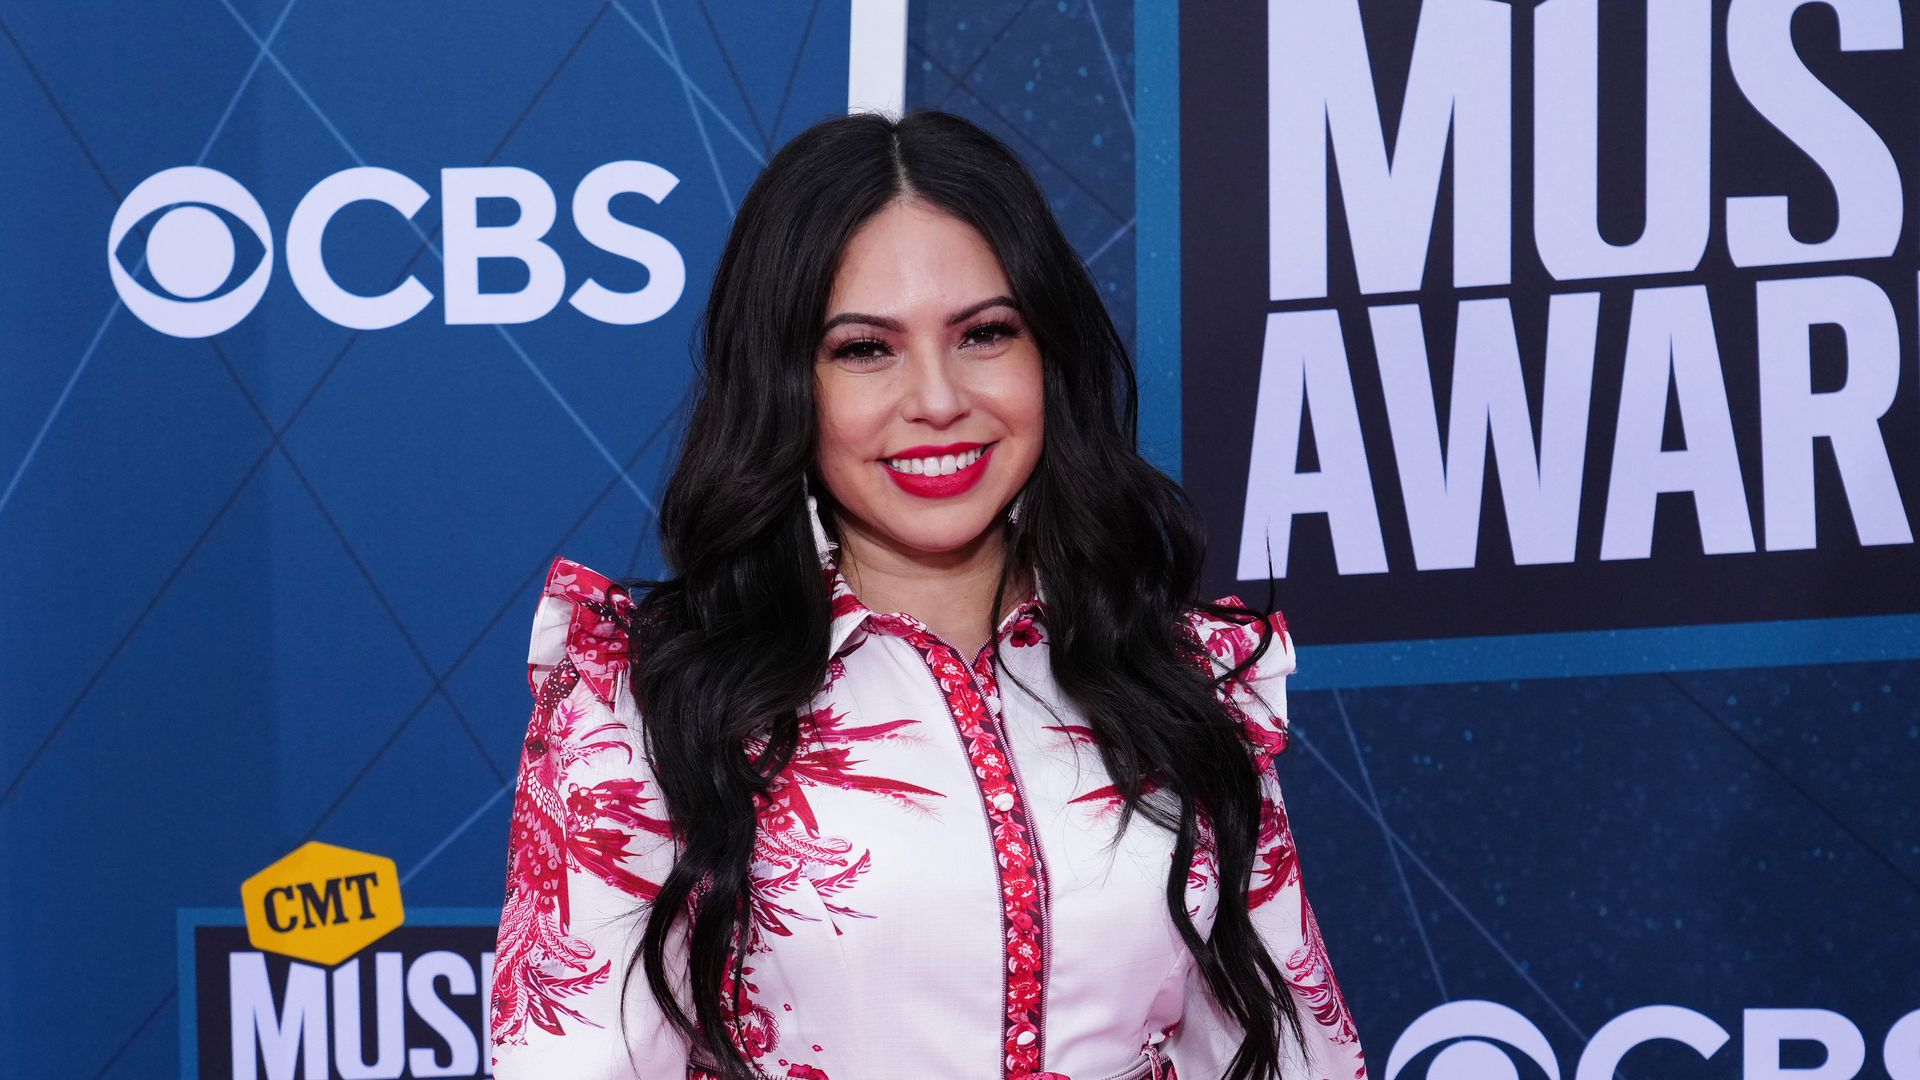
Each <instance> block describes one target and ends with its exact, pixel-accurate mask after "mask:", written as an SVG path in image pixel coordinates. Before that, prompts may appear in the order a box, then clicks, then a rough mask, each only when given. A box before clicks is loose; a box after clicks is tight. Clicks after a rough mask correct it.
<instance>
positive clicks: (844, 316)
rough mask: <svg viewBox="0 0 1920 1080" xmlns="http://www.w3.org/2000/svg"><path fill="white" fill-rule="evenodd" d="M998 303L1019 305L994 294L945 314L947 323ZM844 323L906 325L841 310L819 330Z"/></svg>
mask: <svg viewBox="0 0 1920 1080" xmlns="http://www.w3.org/2000/svg"><path fill="white" fill-rule="evenodd" d="M999 304H1005V305H1006V306H1008V307H1010V308H1013V309H1014V310H1015V311H1018V310H1019V306H1018V305H1016V304H1015V303H1014V302H1013V297H1011V296H995V297H991V298H989V299H986V300H982V301H980V302H979V303H977V304H968V305H967V306H966V307H964V308H961V309H960V310H959V311H956V312H954V313H953V314H951V315H949V316H947V325H948V326H952V325H954V324H955V323H962V322H966V321H967V320H968V319H971V318H973V317H974V316H975V315H978V314H979V313H981V312H982V311H985V310H986V309H988V308H990V307H994V306H996V305H999ZM846 323H862V324H864V325H867V326H878V327H880V328H882V329H885V330H891V331H893V332H894V333H896V334H897V333H900V332H901V331H903V330H905V329H906V327H904V326H903V325H901V323H900V320H898V319H890V318H888V317H886V316H885V315H863V314H861V313H860V312H857V311H843V312H841V313H840V314H838V315H835V316H834V317H833V318H831V319H828V320H827V323H826V325H825V326H822V327H821V328H820V332H821V333H823V334H824V333H826V332H827V331H829V330H831V329H833V328H834V327H836V326H841V325H844V324H846Z"/></svg>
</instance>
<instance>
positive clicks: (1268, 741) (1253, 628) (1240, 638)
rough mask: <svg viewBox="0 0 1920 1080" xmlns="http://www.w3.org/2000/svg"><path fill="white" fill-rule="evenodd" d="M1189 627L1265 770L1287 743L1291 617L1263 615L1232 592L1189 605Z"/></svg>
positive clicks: (1228, 707) (1218, 693)
mask: <svg viewBox="0 0 1920 1080" xmlns="http://www.w3.org/2000/svg"><path fill="white" fill-rule="evenodd" d="M1186 625H1187V626H1188V628H1189V629H1191V630H1192V632H1193V635H1194V638H1195V644H1197V645H1198V647H1199V648H1200V650H1201V651H1202V653H1203V654H1204V662H1208V663H1209V666H1210V667H1211V670H1212V676H1213V678H1214V679H1215V680H1217V681H1216V683H1215V686H1214V696H1215V697H1216V698H1218V699H1219V701H1220V704H1221V705H1223V706H1224V707H1225V708H1226V710H1227V712H1228V714H1229V715H1231V716H1233V717H1234V718H1235V719H1236V720H1238V721H1239V722H1240V725H1241V730H1242V732H1243V733H1244V734H1245V735H1246V737H1247V740H1248V743H1249V747H1250V749H1251V750H1252V751H1253V755H1254V761H1255V763H1256V764H1257V765H1258V766H1259V768H1260V769H1262V770H1265V768H1266V767H1267V765H1268V764H1269V763H1270V762H1271V761H1272V760H1273V758H1274V757H1275V756H1276V755H1278V754H1279V753H1280V752H1281V751H1283V750H1285V749H1286V747H1287V692H1286V682H1287V676H1289V675H1291V674H1293V672H1294V653H1293V635H1292V634H1290V633H1289V632H1288V631H1287V620H1286V617H1285V616H1283V615H1281V614H1280V612H1278V611H1274V612H1272V613H1270V614H1263V613H1262V612H1260V611H1259V610H1258V609H1256V608H1252V607H1249V606H1248V605H1247V604H1246V603H1245V602H1243V601H1242V600H1241V599H1240V598H1239V597H1238V596H1235V595H1232V594H1229V595H1226V596H1222V597H1219V598H1218V599H1215V600H1212V601H1209V602H1205V603H1201V604H1196V605H1195V606H1193V607H1191V608H1189V609H1188V610H1187V612H1186ZM1263 641H1264V642H1266V647H1265V650H1264V651H1261V643H1262V642H1263ZM1256 654H1257V655H1256ZM1196 659H1202V658H1196Z"/></svg>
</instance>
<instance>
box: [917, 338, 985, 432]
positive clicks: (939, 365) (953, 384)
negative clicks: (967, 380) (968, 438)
mask: <svg viewBox="0 0 1920 1080" xmlns="http://www.w3.org/2000/svg"><path fill="white" fill-rule="evenodd" d="M957 363H959V361H958V360H957V359H956V358H954V357H952V356H950V355H948V354H947V353H946V352H945V350H922V351H919V352H917V353H916V354H914V355H913V356H911V357H909V360H908V364H907V368H908V372H909V374H908V378H909V380H910V382H909V386H908V390H907V395H906V400H905V401H904V402H903V405H904V406H905V409H906V412H907V416H906V418H907V419H909V420H924V421H926V422H927V423H930V424H936V425H946V424H949V423H952V422H953V421H955V420H958V419H959V418H960V417H962V416H965V415H966V414H967V410H968V408H969V405H968V400H967V388H966V386H965V384H964V383H962V382H961V380H960V378H959V372H958V371H957V370H956V368H955V365H956V364H957Z"/></svg>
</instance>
